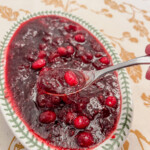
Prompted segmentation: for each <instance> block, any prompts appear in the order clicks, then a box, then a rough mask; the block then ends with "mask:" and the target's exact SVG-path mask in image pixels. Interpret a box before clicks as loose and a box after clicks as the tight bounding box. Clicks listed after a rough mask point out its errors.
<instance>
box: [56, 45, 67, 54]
mask: <svg viewBox="0 0 150 150" xmlns="http://www.w3.org/2000/svg"><path fill="white" fill-rule="evenodd" d="M57 52H58V54H59V55H60V56H66V55H67V49H66V48H64V47H59V48H58V49H57Z"/></svg>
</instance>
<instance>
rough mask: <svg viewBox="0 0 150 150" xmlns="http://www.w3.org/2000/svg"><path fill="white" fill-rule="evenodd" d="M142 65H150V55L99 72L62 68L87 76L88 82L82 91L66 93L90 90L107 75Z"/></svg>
mask: <svg viewBox="0 0 150 150" xmlns="http://www.w3.org/2000/svg"><path fill="white" fill-rule="evenodd" d="M142 64H150V55H147V56H141V57H137V58H134V59H131V60H128V61H126V62H123V63H119V64H117V65H114V66H110V67H107V68H105V69H102V70H99V71H95V70H91V71H85V70H78V69H69V68H67V69H66V68H64V69H63V68H61V70H64V71H67V70H70V71H73V72H76V73H77V72H78V73H82V74H83V75H84V76H85V79H86V82H85V83H84V85H83V86H81V87H80V89H78V90H76V91H73V92H71V91H69V92H68V93H67V92H66V93H64V94H65V95H71V94H75V93H77V92H80V91H82V90H83V89H86V88H88V87H89V86H90V85H91V84H93V83H95V82H96V81H98V80H99V79H100V77H101V76H103V75H105V74H106V73H109V72H113V71H115V70H119V69H122V68H126V67H130V66H134V65H142ZM47 94H50V95H57V96H63V95H64V94H53V93H47Z"/></svg>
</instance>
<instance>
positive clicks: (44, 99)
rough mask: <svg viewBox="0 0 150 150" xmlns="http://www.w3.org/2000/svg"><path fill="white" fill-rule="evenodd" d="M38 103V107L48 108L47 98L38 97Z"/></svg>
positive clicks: (43, 96)
mask: <svg viewBox="0 0 150 150" xmlns="http://www.w3.org/2000/svg"><path fill="white" fill-rule="evenodd" d="M37 102H38V105H39V106H40V107H44V106H46V102H47V101H46V98H45V95H38V96H37Z"/></svg>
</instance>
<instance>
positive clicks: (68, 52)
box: [66, 46, 74, 55]
mask: <svg viewBox="0 0 150 150" xmlns="http://www.w3.org/2000/svg"><path fill="white" fill-rule="evenodd" d="M66 49H67V54H68V55H72V54H73V53H74V48H73V47H72V46H67V47H66Z"/></svg>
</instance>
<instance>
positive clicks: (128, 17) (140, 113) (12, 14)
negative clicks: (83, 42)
mask: <svg viewBox="0 0 150 150" xmlns="http://www.w3.org/2000/svg"><path fill="white" fill-rule="evenodd" d="M40 10H62V11H66V12H70V13H73V14H75V15H77V16H79V17H81V18H83V19H84V20H86V21H88V22H89V23H90V24H92V25H93V26H95V27H96V28H97V29H98V30H99V31H101V32H103V34H104V35H105V36H106V37H108V38H109V39H110V40H111V42H112V44H113V45H114V46H115V47H116V50H117V52H118V53H119V54H120V56H121V58H122V59H123V60H124V61H126V60H128V59H131V58H134V57H137V56H142V55H144V54H145V53H144V49H145V46H146V45H147V44H148V43H150V0H117V1H116V0H92V1H91V0H82V1H81V0H1V1H0V41H1V40H2V39H3V36H4V35H5V33H6V31H7V30H8V29H9V28H10V27H11V25H13V23H14V22H15V21H16V20H17V19H19V18H21V17H22V16H24V15H27V14H29V13H32V12H37V11H40ZM147 67H148V66H136V67H132V68H129V69H127V71H128V74H129V76H130V83H131V88H132V92H133V102H134V118H133V124H132V129H131V132H130V134H129V136H128V138H127V141H126V142H125V144H124V145H123V147H122V150H150V117H149V116H150V90H149V89H150V81H147V80H146V79H145V72H146V69H147ZM0 150H25V149H24V146H23V145H21V144H20V143H19V142H18V140H17V139H16V138H15V137H14V135H13V134H12V132H11V131H10V129H9V127H8V126H7V124H6V123H5V121H4V118H3V116H2V115H1V113H0Z"/></svg>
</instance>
